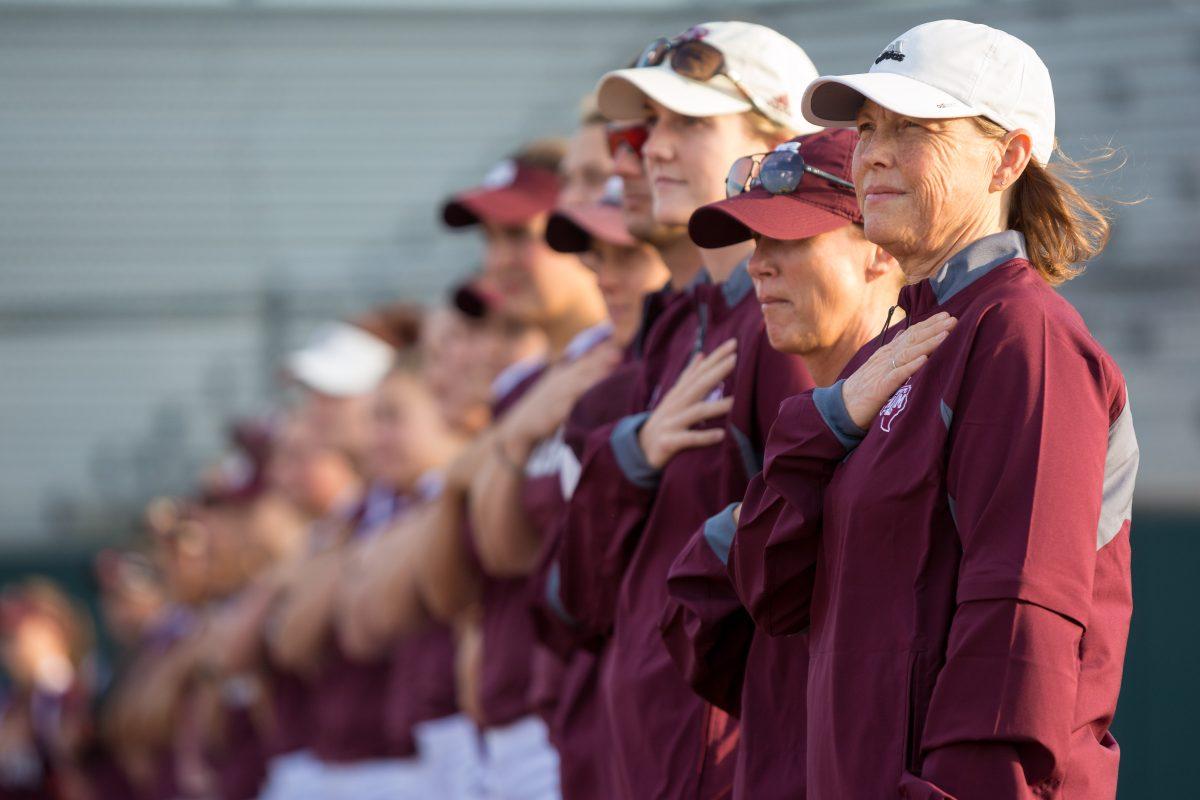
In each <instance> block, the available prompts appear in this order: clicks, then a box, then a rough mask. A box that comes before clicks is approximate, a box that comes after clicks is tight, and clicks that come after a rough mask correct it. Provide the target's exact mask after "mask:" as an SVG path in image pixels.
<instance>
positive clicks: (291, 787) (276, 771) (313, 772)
mask: <svg viewBox="0 0 1200 800" xmlns="http://www.w3.org/2000/svg"><path fill="white" fill-rule="evenodd" d="M322 768H323V767H322V764H321V762H320V761H318V760H317V759H316V758H314V757H313V754H312V753H310V752H308V751H307V750H296V751H295V752H292V753H286V754H284V755H281V756H276V757H275V758H272V759H271V761H270V763H268V764H267V781H266V784H265V785H264V786H263V790H262V793H261V794H260V795H259V796H258V798H259V800H321V790H320V778H321V770H322Z"/></svg>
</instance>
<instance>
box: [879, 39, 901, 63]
mask: <svg viewBox="0 0 1200 800" xmlns="http://www.w3.org/2000/svg"><path fill="white" fill-rule="evenodd" d="M901 45H902V43H901V41H900V40H899V39H897V40H896V41H894V42H892V43H891V44H889V45H888V46H887V49H886V50H884V51H883V52H882V53H880V54H879V58H877V59H875V63H876V64H878V63H880V62H881V61H903V60H904V48H903V47H902V46H901Z"/></svg>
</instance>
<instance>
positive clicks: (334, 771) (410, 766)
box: [287, 758, 429, 800]
mask: <svg viewBox="0 0 1200 800" xmlns="http://www.w3.org/2000/svg"><path fill="white" fill-rule="evenodd" d="M310 787H311V788H310V789H308V790H306V792H307V793H306V794H305V795H304V797H305V798H310V797H311V798H321V800H426V798H428V797H429V793H428V791H427V790H428V779H427V777H426V773H425V770H424V768H423V767H422V765H421V763H420V762H419V761H418V760H417V759H415V758H381V759H373V760H370V761H350V762H347V763H345V764H334V763H327V762H323V761H318V762H317V769H316V771H315V777H314V780H313V781H312V783H311V784H310ZM313 791H315V794H313V793H312V792H313ZM287 800H291V798H287Z"/></svg>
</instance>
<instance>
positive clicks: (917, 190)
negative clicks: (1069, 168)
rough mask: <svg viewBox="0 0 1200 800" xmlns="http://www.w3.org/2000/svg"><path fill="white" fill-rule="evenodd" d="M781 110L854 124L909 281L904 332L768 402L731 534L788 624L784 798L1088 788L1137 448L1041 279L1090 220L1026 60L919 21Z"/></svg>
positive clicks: (856, 168)
mask: <svg viewBox="0 0 1200 800" xmlns="http://www.w3.org/2000/svg"><path fill="white" fill-rule="evenodd" d="M804 113H805V116H806V117H807V118H808V119H810V120H812V121H814V122H818V123H822V124H825V125H840V126H846V127H849V126H856V127H857V128H858V130H859V134H860V137H861V138H860V142H859V145H858V147H857V149H856V150H855V153H854V164H853V176H854V183H855V186H856V190H857V193H858V197H859V202H860V203H861V204H862V210H863V217H864V222H865V231H866V235H867V237H868V238H869V239H870V240H871V241H873V242H875V243H876V244H879V245H881V246H883V247H884V248H886V249H887V250H888V251H889V252H890V253H892V254H893V255H894V256H895V257H896V258H897V260H898V261H899V263H900V266H901V268H902V269H903V271H904V273H905V275H906V278H907V280H908V283H909V285H908V286H906V287H905V288H904V289H903V291H902V292H901V297H900V305H901V306H902V307H903V308H904V310H905V312H906V314H907V319H906V321H905V323H904V324H903V325H901V326H897V327H898V328H902V329H903V330H901V331H900V332H898V333H896V332H889V333H886V334H884V335H882V336H881V337H880V340H879V341H876V342H874V343H872V344H870V345H868V346H867V347H866V348H864V349H863V350H862V351H861V352H860V353H859V354H858V356H856V357H855V358H854V359H852V360H851V362H850V365H849V366H848V367H847V368H846V370H845V371H844V372H843V376H844V378H843V380H840V381H838V382H837V383H836V384H834V385H833V386H831V387H828V388H820V389H816V390H814V391H812V392H807V393H804V394H802V395H798V396H797V397H795V398H792V399H790V400H788V401H787V402H785V403H784V405H783V407H782V408H781V410H780V415H779V419H780V423H779V424H778V425H776V426H775V428H774V429H773V430H772V432H771V437H770V440H769V442H768V446H767V454H766V462H765V466H764V470H763V474H762V476H761V477H760V478H758V479H756V480H755V481H753V482H752V483H751V486H750V488H749V490H748V491H747V494H746V499H745V502H744V503H743V506H742V509H741V513H740V525H739V528H738V530H737V533H736V535H735V537H734V540H733V543H732V548H731V552H730V569H731V572H732V574H733V576H734V583H735V584H736V585H737V587H738V590H739V593H740V594H741V596H742V599H743V602H744V603H745V604H746V606H747V608H748V609H749V610H750V611H751V613H752V615H753V616H754V617H755V619H756V620H757V622H758V624H759V625H760V626H762V627H765V628H766V629H768V630H769V631H770V632H772V633H774V634H787V633H791V632H794V631H796V630H799V629H802V628H803V627H805V626H808V625H810V626H811V627H810V642H811V656H810V667H809V686H808V689H809V690H808V723H809V724H808V752H807V764H808V796H809V797H812V798H844V797H897V796H900V797H908V798H960V799H961V798H971V800H977V799H979V798H984V799H986V798H1018V797H1020V798H1032V797H1039V798H1047V797H1055V798H1102V797H1103V798H1111V797H1113V796H1114V795H1115V793H1116V779H1117V763H1118V759H1119V750H1118V748H1117V744H1116V741H1115V740H1114V739H1113V737H1112V734H1111V733H1110V732H1109V725H1110V723H1111V721H1112V717H1113V713H1114V710H1115V708H1116V701H1117V695H1118V693H1119V690H1120V679H1121V667H1122V660H1123V657H1124V650H1125V643H1126V636H1127V633H1128V624H1129V616H1130V611H1131V606H1132V599H1131V593H1130V573H1129V552H1130V551H1129V517H1130V508H1131V498H1132V491H1133V482H1134V477H1135V475H1136V471H1137V463H1138V449H1137V442H1136V439H1135V438H1134V433H1133V426H1132V422H1131V418H1130V414H1129V408H1128V404H1127V399H1126V389H1125V382H1124V379H1123V378H1122V376H1121V373H1120V371H1119V370H1118V368H1117V366H1116V364H1115V363H1114V362H1113V360H1112V359H1111V358H1110V357H1109V356H1108V354H1107V353H1105V352H1104V350H1103V349H1102V348H1101V347H1100V346H1099V345H1098V344H1097V343H1096V341H1095V340H1094V339H1093V338H1092V336H1091V335H1090V333H1089V332H1088V330H1087V328H1086V327H1085V325H1084V323H1083V321H1082V320H1081V319H1080V317H1079V315H1078V314H1077V313H1076V311H1075V310H1074V309H1073V308H1072V307H1071V306H1070V305H1069V304H1068V303H1067V302H1066V301H1065V300H1063V299H1062V298H1061V297H1060V296H1059V295H1057V294H1056V293H1055V292H1054V291H1053V289H1052V287H1053V286H1054V285H1055V284H1058V283H1061V282H1062V281H1064V280H1066V279H1068V278H1071V277H1073V276H1074V275H1076V274H1077V273H1078V271H1079V269H1080V267H1079V266H1078V265H1079V264H1080V263H1081V262H1084V261H1086V260H1088V259H1090V258H1092V257H1093V256H1095V255H1096V254H1097V253H1099V252H1100V250H1101V249H1102V247H1103V246H1104V243H1105V240H1106V238H1107V233H1108V222H1107V220H1106V218H1105V216H1104V214H1103V213H1102V212H1101V211H1100V210H1099V209H1098V208H1097V207H1096V206H1095V205H1093V204H1092V203H1091V202H1089V201H1088V200H1087V199H1086V198H1085V197H1084V196H1082V195H1081V194H1080V193H1079V192H1078V191H1077V190H1076V189H1075V188H1073V187H1072V186H1071V185H1070V184H1069V183H1067V182H1065V181H1064V180H1063V179H1062V178H1060V177H1058V175H1057V174H1056V172H1057V170H1056V169H1055V166H1054V165H1053V164H1050V163H1049V162H1050V158H1051V154H1052V152H1054V149H1055V140H1054V102H1053V94H1052V90H1051V84H1050V76H1049V74H1048V72H1047V70H1046V67H1045V65H1044V64H1043V63H1042V61H1041V59H1040V58H1038V56H1037V54H1036V53H1035V52H1034V51H1033V50H1032V49H1031V48H1030V47H1029V46H1028V45H1026V44H1025V43H1024V42H1021V41H1020V40H1018V39H1016V38H1014V37H1012V36H1010V35H1008V34H1006V33H1004V32H1002V31H998V30H995V29H993V28H989V27H986V26H983V25H975V24H971V23H967V22H959V21H955V20H942V21H939V22H932V23H928V24H925V25H921V26H919V27H917V28H914V29H912V30H910V31H908V32H907V33H905V34H903V35H901V36H900V37H899V38H898V39H896V40H895V41H893V42H892V43H891V44H890V45H888V46H887V47H886V48H885V49H884V50H883V51H882V52H881V53H879V55H878V57H877V58H875V59H874V65H873V66H872V67H871V69H870V72H868V73H866V74H862V75H848V76H840V77H827V78H821V79H818V80H817V81H814V82H813V83H812V84H811V85H810V86H809V87H808V90H807V91H806V93H805V98H804ZM749 679H750V678H749V677H747V680H749Z"/></svg>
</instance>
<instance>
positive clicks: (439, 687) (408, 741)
mask: <svg viewBox="0 0 1200 800" xmlns="http://www.w3.org/2000/svg"><path fill="white" fill-rule="evenodd" d="M455 690H456V686H455V680H454V636H453V634H452V633H451V631H450V629H449V628H448V627H447V626H445V625H442V624H439V623H436V622H429V623H428V624H427V625H426V627H424V628H423V629H422V630H420V631H417V632H416V633H412V634H409V635H407V636H404V637H402V638H400V639H399V640H398V641H397V642H396V643H395V645H393V647H392V649H391V665H390V670H389V676H388V683H387V693H386V695H385V696H384V697H383V698H382V701H383V705H384V706H385V711H384V730H385V732H386V734H387V737H388V741H389V742H390V744H391V747H392V749H393V750H394V751H396V752H414V751H415V750H416V747H417V743H416V740H415V739H414V737H413V728H414V727H415V726H416V725H417V724H419V723H421V722H426V721H428V720H434V719H440V718H442V717H448V716H450V715H451V714H454V713H456V712H457V711H458V698H457V697H456V695H455Z"/></svg>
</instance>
